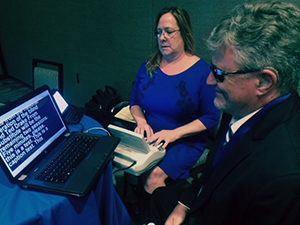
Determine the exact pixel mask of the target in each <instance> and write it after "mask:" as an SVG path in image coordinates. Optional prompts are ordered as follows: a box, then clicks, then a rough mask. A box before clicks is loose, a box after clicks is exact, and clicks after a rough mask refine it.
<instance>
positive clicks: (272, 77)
mask: <svg viewBox="0 0 300 225" xmlns="http://www.w3.org/2000/svg"><path fill="white" fill-rule="evenodd" d="M277 74H278V72H277V71H276V70H275V69H273V68H268V67H267V68H266V69H264V70H263V71H262V72H261V74H259V75H258V81H259V84H258V86H257V89H258V91H259V92H260V93H261V94H262V95H263V94H266V93H268V92H269V91H271V90H272V89H274V88H275V86H276V83H277Z"/></svg>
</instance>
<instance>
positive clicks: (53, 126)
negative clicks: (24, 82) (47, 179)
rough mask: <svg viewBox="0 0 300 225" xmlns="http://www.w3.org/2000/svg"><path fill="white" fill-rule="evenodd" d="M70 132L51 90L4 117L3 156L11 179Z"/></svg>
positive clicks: (0, 126) (0, 144)
mask: <svg viewBox="0 0 300 225" xmlns="http://www.w3.org/2000/svg"><path fill="white" fill-rule="evenodd" d="M44 89H45V88H44ZM66 130H67V128H66V125H65V124H64V122H63V120H62V118H61V116H60V113H59V112H58V109H57V107H56V105H55V103H54V101H53V99H52V98H51V97H50V92H49V90H43V89H42V90H41V91H40V92H38V94H37V95H35V96H33V97H32V98H30V99H29V100H28V99H27V100H26V101H25V102H23V103H21V104H20V105H18V106H16V107H14V108H13V109H10V110H9V111H7V112H6V113H4V114H2V115H1V116H0V155H1V158H2V160H3V162H4V164H5V166H6V167H7V168H8V170H9V172H10V173H11V175H12V176H13V177H16V176H17V175H18V174H19V173H20V172H21V171H22V170H23V169H24V168H25V167H26V166H27V165H28V164H29V163H30V162H32V161H33V160H34V159H35V158H36V157H37V156H39V155H40V154H41V153H42V152H43V151H44V150H45V149H46V148H47V147H48V146H49V145H50V144H51V143H52V142H53V141H54V140H56V139H57V138H58V137H59V136H60V135H61V134H62V133H64V132H65V131H66Z"/></svg>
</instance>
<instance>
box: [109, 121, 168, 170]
mask: <svg viewBox="0 0 300 225" xmlns="http://www.w3.org/2000/svg"><path fill="white" fill-rule="evenodd" d="M108 130H109V131H110V133H111V134H112V136H114V137H118V138H120V140H121V141H120V143H119V144H118V146H117V148H116V149H115V152H114V158H113V163H114V166H115V167H117V168H120V169H123V170H124V171H126V172H128V173H130V174H133V175H135V176H140V175H141V174H142V173H144V172H146V171H147V170H149V169H151V168H152V167H153V166H155V165H156V164H157V163H158V162H159V161H160V160H161V159H162V158H163V157H164V156H165V154H166V150H165V149H164V148H162V147H161V146H162V144H160V145H159V146H157V147H155V146H154V145H152V144H149V143H147V141H146V139H145V138H144V137H143V136H142V135H141V134H138V133H135V132H133V131H131V130H128V129H125V128H122V127H119V126H115V125H113V124H110V125H109V126H108Z"/></svg>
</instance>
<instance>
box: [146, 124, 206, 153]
mask: <svg viewBox="0 0 300 225" xmlns="http://www.w3.org/2000/svg"><path fill="white" fill-rule="evenodd" d="M204 130H206V127H205V126H204V124H203V123H202V122H201V121H200V120H198V119H196V120H194V121H192V122H190V123H188V124H186V125H183V126H181V127H178V128H176V129H174V130H161V131H159V132H157V133H155V134H153V135H152V136H151V137H150V138H148V142H154V141H156V142H155V146H157V145H159V144H160V143H161V142H164V144H163V146H162V147H163V148H166V147H167V145H168V144H169V143H171V142H174V141H176V140H178V139H180V138H182V137H186V136H189V135H194V134H197V133H200V132H201V131H204Z"/></svg>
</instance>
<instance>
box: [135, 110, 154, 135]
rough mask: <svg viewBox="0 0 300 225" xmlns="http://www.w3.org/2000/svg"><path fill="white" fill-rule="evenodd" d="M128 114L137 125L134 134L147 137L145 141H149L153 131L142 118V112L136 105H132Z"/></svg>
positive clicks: (143, 117)
mask: <svg viewBox="0 0 300 225" xmlns="http://www.w3.org/2000/svg"><path fill="white" fill-rule="evenodd" d="M130 112H131V114H132V116H133V118H134V119H135V121H136V123H137V127H136V128H135V130H134V131H135V132H136V133H139V134H142V135H143V136H144V135H145V132H146V135H147V139H149V138H150V137H151V136H152V135H153V130H152V128H151V127H150V126H149V124H148V123H147V120H146V118H145V116H144V113H143V110H142V109H141V107H139V106H138V105H133V106H132V107H131V108H130Z"/></svg>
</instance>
